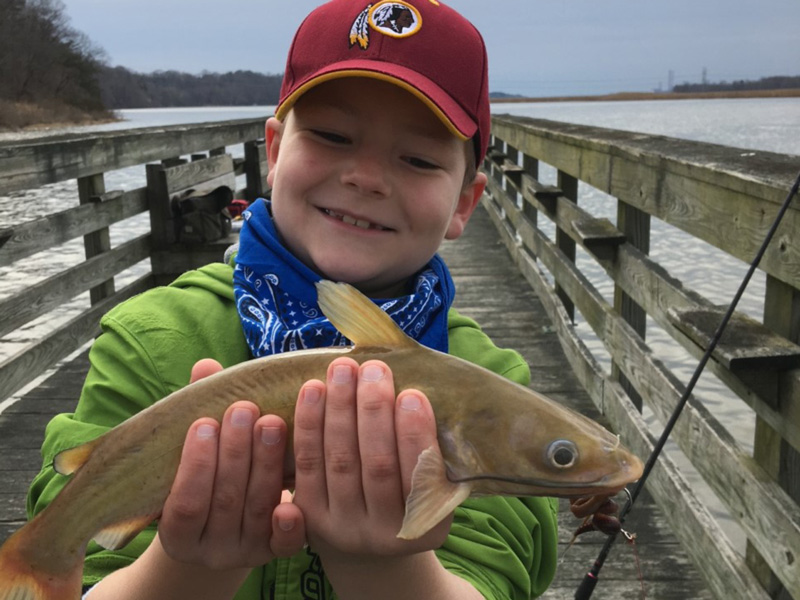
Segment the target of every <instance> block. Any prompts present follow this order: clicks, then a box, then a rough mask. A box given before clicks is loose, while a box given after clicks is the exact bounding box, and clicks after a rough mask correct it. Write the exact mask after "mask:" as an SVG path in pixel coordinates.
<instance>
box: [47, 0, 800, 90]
mask: <svg viewBox="0 0 800 600" xmlns="http://www.w3.org/2000/svg"><path fill="white" fill-rule="evenodd" d="M63 1H64V4H65V5H66V13H67V15H68V16H69V17H70V19H71V24H72V26H73V27H74V28H76V29H78V30H80V31H83V32H84V33H86V34H87V35H88V36H89V37H90V38H91V39H92V40H93V41H94V42H95V43H96V44H97V45H99V46H100V47H102V48H103V49H104V50H105V51H106V53H107V55H108V58H109V62H110V64H111V65H115V66H116V65H121V66H124V67H127V68H129V69H132V70H134V71H139V72H145V73H146V72H151V71H155V70H169V69H175V70H179V71H186V72H189V73H200V72H202V71H213V72H225V71H234V70H238V69H245V70H252V71H258V72H262V73H282V72H283V68H284V63H285V60H286V52H287V50H288V48H289V44H290V42H291V39H292V36H293V34H294V31H295V29H296V28H297V26H298V25H299V24H300V21H301V20H302V19H303V17H304V16H305V15H306V14H307V13H308V12H309V11H310V10H311V9H312V8H313V7H314V6H317V5H318V4H320V3H321V2H318V1H315V0H288V1H284V2H275V1H268V0H224V1H223V0H63ZM354 1H358V0H354ZM364 3H365V5H366V3H367V0H364ZM449 4H450V6H452V7H454V8H455V9H457V10H459V11H460V12H461V13H462V14H464V15H465V16H466V17H467V18H468V19H470V20H471V21H472V22H473V23H474V24H475V25H476V26H477V27H478V29H479V30H480V31H481V33H482V34H483V36H484V39H485V40H486V45H487V48H488V52H489V74H490V75H489V76H490V89H491V91H502V92H507V93H512V94H522V95H526V96H553V95H561V94H597V93H609V92H616V91H650V90H653V89H656V88H659V86H660V87H661V88H665V87H666V86H667V84H668V73H669V71H670V70H672V71H673V73H674V82H675V83H682V82H684V81H688V82H692V83H696V82H699V81H700V80H701V78H702V76H703V71H704V69H705V73H706V77H707V79H708V81H712V82H715V81H721V80H727V81H731V80H735V79H758V78H760V77H764V76H770V75H800V0H542V1H537V0H450V2H449Z"/></svg>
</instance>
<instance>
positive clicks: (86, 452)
mask: <svg viewBox="0 0 800 600" xmlns="http://www.w3.org/2000/svg"><path fill="white" fill-rule="evenodd" d="M101 439H102V438H97V439H94V440H92V441H90V442H86V443H85V444H81V445H80V446H75V447H74V448H70V449H69V450H62V451H61V452H59V453H58V454H56V456H55V458H54V459H53V468H54V469H55V471H56V473H58V474H59V475H72V474H73V473H74V472H75V471H77V470H78V469H80V468H81V467H82V466H83V465H84V463H85V462H86V461H87V460H89V457H90V456H91V455H92V452H94V449H95V448H96V447H97V446H98V445H99V444H100V440H101Z"/></svg>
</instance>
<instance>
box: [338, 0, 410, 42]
mask: <svg viewBox="0 0 800 600" xmlns="http://www.w3.org/2000/svg"><path fill="white" fill-rule="evenodd" d="M420 27H422V15H420V14H419V11H418V10H417V9H416V7H414V6H412V5H411V4H408V3H406V2H398V1H395V0H383V1H382V2H378V3H377V4H369V5H368V6H367V8H365V9H364V10H363V11H361V13H359V15H358V16H357V17H356V20H355V21H354V22H353V26H352V27H351V28H350V47H353V46H355V45H356V44H358V46H359V47H360V48H361V49H362V50H366V49H367V47H369V32H370V29H374V30H375V31H377V32H379V33H382V34H384V35H388V36H390V37H394V38H404V37H408V36H410V35H414V34H415V33H417V32H418V31H419V30H420Z"/></svg>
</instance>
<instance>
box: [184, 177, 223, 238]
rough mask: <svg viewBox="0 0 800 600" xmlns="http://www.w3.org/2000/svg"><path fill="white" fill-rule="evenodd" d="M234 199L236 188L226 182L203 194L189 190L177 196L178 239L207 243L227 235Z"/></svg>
mask: <svg viewBox="0 0 800 600" xmlns="http://www.w3.org/2000/svg"><path fill="white" fill-rule="evenodd" d="M232 200H233V192H232V191H231V188H229V187H228V186H225V185H221V186H219V187H218V188H216V189H214V190H212V191H211V192H209V193H207V194H204V195H197V190H187V191H186V192H184V193H182V194H180V195H179V196H176V197H174V198H173V199H172V212H173V215H174V216H175V239H176V240H177V241H178V242H182V243H184V244H205V243H207V242H213V241H216V240H218V239H220V238H224V237H225V236H227V235H228V234H229V233H230V232H231V215H230V213H229V212H228V208H227V207H228V205H229V204H230V203H231V202H232Z"/></svg>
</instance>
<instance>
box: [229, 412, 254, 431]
mask: <svg viewBox="0 0 800 600" xmlns="http://www.w3.org/2000/svg"><path fill="white" fill-rule="evenodd" d="M231 425H233V426H234V427H251V426H252V425H253V413H252V412H250V411H249V410H247V409H246V408H234V409H233V414H232V415H231Z"/></svg>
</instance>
